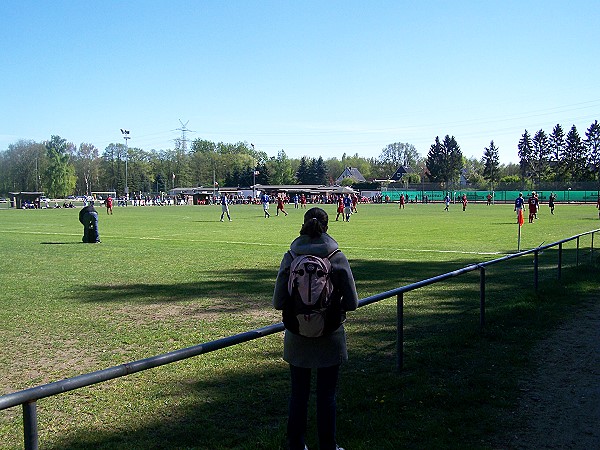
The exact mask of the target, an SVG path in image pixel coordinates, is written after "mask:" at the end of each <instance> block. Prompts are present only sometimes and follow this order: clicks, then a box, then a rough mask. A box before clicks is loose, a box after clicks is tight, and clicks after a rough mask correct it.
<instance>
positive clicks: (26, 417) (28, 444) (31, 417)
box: [23, 401, 38, 450]
mask: <svg viewBox="0 0 600 450" xmlns="http://www.w3.org/2000/svg"><path fill="white" fill-rule="evenodd" d="M23 436H24V439H25V450H38V429H37V407H36V402H35V401H33V402H27V403H23Z"/></svg>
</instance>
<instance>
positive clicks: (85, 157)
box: [73, 143, 108, 195]
mask: <svg viewBox="0 0 600 450" xmlns="http://www.w3.org/2000/svg"><path fill="white" fill-rule="evenodd" d="M73 164H74V166H75V173H76V175H77V186H76V192H78V193H85V194H87V195H89V194H90V192H91V191H92V185H95V186H96V189H97V190H98V188H99V187H100V185H99V168H100V158H99V153H98V149H97V148H96V147H95V146H94V145H92V144H85V143H81V144H79V150H78V151H77V153H76V154H75V157H74V158H73ZM106 190H108V189H106Z"/></svg>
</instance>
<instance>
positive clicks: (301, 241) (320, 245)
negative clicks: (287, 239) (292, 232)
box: [290, 233, 338, 257]
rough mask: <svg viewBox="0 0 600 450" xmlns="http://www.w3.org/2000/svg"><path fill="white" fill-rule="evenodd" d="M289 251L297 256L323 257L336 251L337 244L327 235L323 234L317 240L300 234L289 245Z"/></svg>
mask: <svg viewBox="0 0 600 450" xmlns="http://www.w3.org/2000/svg"><path fill="white" fill-rule="evenodd" d="M290 249H291V250H292V252H294V253H296V254H297V255H315V256H320V257H325V256H328V255H329V254H330V253H332V252H333V251H335V250H337V249H338V243H337V242H336V241H335V239H333V238H332V237H331V236H329V235H328V234H327V233H323V234H322V235H321V236H320V237H318V238H311V237H310V236H306V235H304V234H301V235H300V236H298V237H297V238H296V239H294V241H293V242H292V244H291V245H290Z"/></svg>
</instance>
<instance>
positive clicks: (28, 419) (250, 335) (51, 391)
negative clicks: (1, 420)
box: [0, 229, 600, 450]
mask: <svg viewBox="0 0 600 450" xmlns="http://www.w3.org/2000/svg"><path fill="white" fill-rule="evenodd" d="M597 232H600V229H596V230H592V231H587V232H585V233H581V234H578V235H575V236H571V237H569V238H566V239H562V240H560V241H556V242H553V243H550V244H546V245H543V246H542V245H541V246H539V247H535V248H532V249H529V250H524V251H521V252H518V253H512V254H510V255H505V256H503V257H501V258H497V259H493V260H490V261H486V262H481V263H478V264H471V265H469V266H466V267H463V268H461V269H457V270H453V271H452V272H447V273H444V274H441V275H437V276H435V277H431V278H427V279H425V280H421V281H417V282H415V283H411V284H408V285H405V286H401V287H398V288H395V289H392V290H389V291H385V292H381V293H379V294H375V295H372V296H369V297H365V298H363V299H361V300H359V302H358V307H359V308H360V307H363V306H367V305H370V304H372V303H376V302H379V301H381V300H385V299H388V298H391V297H394V296H396V297H397V333H398V336H397V364H396V365H397V367H398V369H401V368H402V365H403V345H404V335H403V328H404V294H405V293H406V292H410V291H414V290H416V289H419V288H422V287H425V286H429V285H432V284H435V283H438V282H440V281H444V280H447V279H449V278H453V277H456V276H459V275H462V274H465V273H468V272H472V271H474V270H479V271H480V274H481V281H480V308H481V313H480V314H481V318H480V325H481V326H482V327H483V326H484V324H485V268H486V267H487V266H490V265H493V264H498V263H501V262H504V261H507V260H510V259H513V258H519V257H521V256H525V255H529V254H532V253H533V254H534V256H535V263H534V271H535V287H536V289H537V270H538V264H537V257H538V254H539V252H540V251H543V250H546V249H548V248H551V247H556V246H557V245H558V247H559V262H558V273H559V277H560V273H561V264H562V245H563V244H564V243H565V242H569V241H572V240H577V264H578V263H579V238H580V237H581V236H585V235H588V234H591V235H592V242H591V252H592V253H593V251H594V234H595V233H597ZM283 330H284V325H283V323H277V324H273V325H269V326H266V327H262V328H257V329H254V330H250V331H246V332H243V333H239V334H235V335H233V336H228V337H225V338H221V339H217V340H215V341H209V342H206V343H203V344H199V345H194V346H192V347H187V348H183V349H179V350H175V351H172V352H168V353H163V354H161V355H157V356H152V357H150V358H145V359H140V360H137V361H133V362H129V363H125V364H121V365H119V366H113V367H109V368H107V369H103V370H98V371H96V372H90V373H86V374H82V375H78V376H75V377H72V378H66V379H64V380H60V381H55V382H52V383H48V384H44V385H40V386H35V387H32V388H29V389H24V390H21V391H17V392H13V393H10V394H5V395H2V396H0V411H1V410H4V409H7V408H12V407H14V406H18V405H23V425H24V430H23V432H24V443H25V449H26V450H37V449H38V433H37V410H36V401H37V400H39V399H42V398H46V397H50V396H53V395H57V394H62V393H64V392H68V391H73V390H75V389H79V388H82V387H86V386H91V385H93V384H97V383H102V382H105V381H109V380H112V379H115V378H119V377H123V376H126V375H130V374H132V373H136V372H140V371H143V370H147V369H152V368H155V367H159V366H163V365H165V364H170V363H173V362H176V361H181V360H183V359H187V358H191V357H193V356H198V355H201V354H204V353H210V352H213V351H215V350H221V349H224V348H226V347H231V346H234V345H237V344H241V343H243V342H248V341H252V340H254V339H258V338H262V337H265V336H268V335H271V334H275V333H279V332H281V331H283Z"/></svg>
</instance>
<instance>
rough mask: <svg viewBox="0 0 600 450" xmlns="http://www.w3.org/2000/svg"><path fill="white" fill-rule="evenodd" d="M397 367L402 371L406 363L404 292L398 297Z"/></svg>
mask: <svg viewBox="0 0 600 450" xmlns="http://www.w3.org/2000/svg"><path fill="white" fill-rule="evenodd" d="M396 312H397V314H396V320H397V323H396V328H397V330H396V369H397V370H398V372H400V371H402V366H403V365H404V293H403V292H401V293H400V294H398V297H397V299H396Z"/></svg>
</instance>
